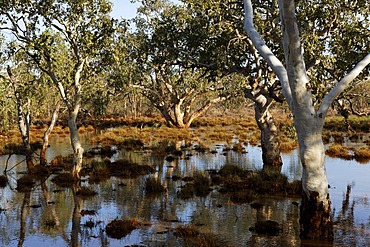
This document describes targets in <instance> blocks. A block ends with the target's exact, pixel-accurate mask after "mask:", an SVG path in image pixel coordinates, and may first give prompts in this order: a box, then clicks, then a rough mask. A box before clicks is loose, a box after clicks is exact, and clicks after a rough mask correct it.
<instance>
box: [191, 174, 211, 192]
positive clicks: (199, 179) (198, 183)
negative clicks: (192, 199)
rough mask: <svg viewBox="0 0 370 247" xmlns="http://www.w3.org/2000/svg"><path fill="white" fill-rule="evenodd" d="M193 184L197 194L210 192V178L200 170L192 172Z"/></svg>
mask: <svg viewBox="0 0 370 247" xmlns="http://www.w3.org/2000/svg"><path fill="white" fill-rule="evenodd" d="M193 178H194V181H193V185H194V188H195V194H196V195H197V196H206V195H208V193H209V192H210V186H211V179H210V178H209V176H208V175H206V174H204V173H202V172H194V175H193Z"/></svg>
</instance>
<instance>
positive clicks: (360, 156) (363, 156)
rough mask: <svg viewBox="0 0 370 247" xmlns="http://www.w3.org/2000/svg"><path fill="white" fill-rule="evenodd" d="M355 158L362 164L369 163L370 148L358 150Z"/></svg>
mask: <svg viewBox="0 0 370 247" xmlns="http://www.w3.org/2000/svg"><path fill="white" fill-rule="evenodd" d="M354 158H355V159H356V161H358V162H360V163H367V162H369V161H370V147H369V146H366V147H362V148H360V149H356V150H355V152H354Z"/></svg>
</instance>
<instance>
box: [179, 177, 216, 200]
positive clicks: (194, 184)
mask: <svg viewBox="0 0 370 247" xmlns="http://www.w3.org/2000/svg"><path fill="white" fill-rule="evenodd" d="M183 181H187V182H188V183H187V184H185V185H184V186H183V187H182V188H181V190H180V191H179V193H178V196H179V197H180V198H181V199H189V198H192V197H194V196H195V195H196V196H207V195H208V193H209V192H210V190H211V189H210V188H211V179H210V178H209V176H208V175H206V174H204V173H202V172H198V171H197V172H194V174H193V177H185V178H183Z"/></svg>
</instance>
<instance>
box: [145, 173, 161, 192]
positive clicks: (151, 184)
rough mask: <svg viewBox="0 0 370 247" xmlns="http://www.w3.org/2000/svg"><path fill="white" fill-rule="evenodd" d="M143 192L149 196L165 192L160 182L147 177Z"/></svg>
mask: <svg viewBox="0 0 370 247" xmlns="http://www.w3.org/2000/svg"><path fill="white" fill-rule="evenodd" d="M145 191H146V192H148V193H151V194H158V193H162V192H164V191H165V188H164V186H163V185H162V183H161V180H160V179H158V178H154V177H148V178H147V179H146V180H145Z"/></svg>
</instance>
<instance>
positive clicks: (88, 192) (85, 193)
mask: <svg viewBox="0 0 370 247" xmlns="http://www.w3.org/2000/svg"><path fill="white" fill-rule="evenodd" d="M97 194H98V193H97V192H96V191H94V190H92V189H90V188H88V187H85V186H82V187H81V188H79V189H78V190H77V191H76V195H77V196H80V197H84V198H87V197H92V196H95V195H97Z"/></svg>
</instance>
